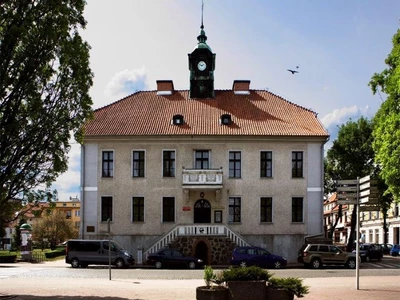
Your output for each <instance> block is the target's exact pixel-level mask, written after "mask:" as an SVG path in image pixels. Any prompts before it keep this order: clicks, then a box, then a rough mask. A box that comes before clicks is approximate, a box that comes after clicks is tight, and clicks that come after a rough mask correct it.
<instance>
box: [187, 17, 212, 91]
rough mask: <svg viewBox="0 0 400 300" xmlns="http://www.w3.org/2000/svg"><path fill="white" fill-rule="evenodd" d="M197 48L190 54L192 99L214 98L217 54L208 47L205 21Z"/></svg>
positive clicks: (201, 27)
mask: <svg viewBox="0 0 400 300" xmlns="http://www.w3.org/2000/svg"><path fill="white" fill-rule="evenodd" d="M197 40H198V42H197V46H196V47H195V48H194V50H193V52H192V53H189V54H188V55H189V70H190V94H189V96H190V98H214V97H215V92H214V69H215V53H212V50H211V48H210V46H208V45H207V43H206V41H207V36H206V33H205V32H204V26H203V21H202V22H201V26H200V34H199V36H198V37H197Z"/></svg>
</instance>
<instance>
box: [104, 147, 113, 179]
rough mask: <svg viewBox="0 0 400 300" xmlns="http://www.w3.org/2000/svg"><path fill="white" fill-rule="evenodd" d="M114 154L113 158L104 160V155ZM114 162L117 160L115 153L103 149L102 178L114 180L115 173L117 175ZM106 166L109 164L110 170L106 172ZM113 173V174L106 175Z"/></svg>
mask: <svg viewBox="0 0 400 300" xmlns="http://www.w3.org/2000/svg"><path fill="white" fill-rule="evenodd" d="M105 153H108V154H112V158H111V159H110V158H108V159H106V160H105V159H104V154H105ZM114 160H115V152H114V150H108V149H103V150H101V177H102V178H114V175H115V174H114V173H115V171H114V170H115V168H114ZM105 164H107V166H108V168H107V170H105V169H106V168H105ZM110 165H111V170H110ZM106 171H107V173H111V174H106Z"/></svg>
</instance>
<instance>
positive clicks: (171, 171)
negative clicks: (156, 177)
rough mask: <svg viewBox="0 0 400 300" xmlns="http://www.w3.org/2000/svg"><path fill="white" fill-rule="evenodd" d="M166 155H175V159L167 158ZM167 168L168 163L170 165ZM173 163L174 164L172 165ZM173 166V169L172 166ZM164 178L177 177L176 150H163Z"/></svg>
mask: <svg viewBox="0 0 400 300" xmlns="http://www.w3.org/2000/svg"><path fill="white" fill-rule="evenodd" d="M166 153H173V156H174V157H173V158H171V157H168V158H166V157H165V154H166ZM168 162H169V164H168V166H167V167H166V163H168ZM171 162H172V163H171ZM170 164H172V167H171V165H170ZM162 177H163V178H164V177H165V178H172V177H176V150H175V149H163V150H162Z"/></svg>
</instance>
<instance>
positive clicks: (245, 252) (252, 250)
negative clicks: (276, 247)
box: [230, 246, 287, 269]
mask: <svg viewBox="0 0 400 300" xmlns="http://www.w3.org/2000/svg"><path fill="white" fill-rule="evenodd" d="M230 264H231V265H234V266H241V267H246V266H258V267H261V268H274V269H280V268H284V267H286V264H287V260H286V258H284V257H282V256H279V255H275V254H272V253H270V252H268V251H267V250H265V249H263V248H260V247H255V246H246V247H236V248H235V249H234V250H233V252H232V258H231V260H230Z"/></svg>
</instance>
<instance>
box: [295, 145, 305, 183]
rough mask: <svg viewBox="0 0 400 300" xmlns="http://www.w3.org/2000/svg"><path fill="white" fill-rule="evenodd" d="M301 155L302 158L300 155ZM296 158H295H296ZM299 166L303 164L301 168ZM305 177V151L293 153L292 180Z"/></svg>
mask: <svg viewBox="0 0 400 300" xmlns="http://www.w3.org/2000/svg"><path fill="white" fill-rule="evenodd" d="M300 154H301V158H299V157H298V155H300ZM294 156H295V157H294ZM299 164H301V165H300V166H299ZM303 177H304V151H292V178H303Z"/></svg>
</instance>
